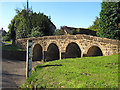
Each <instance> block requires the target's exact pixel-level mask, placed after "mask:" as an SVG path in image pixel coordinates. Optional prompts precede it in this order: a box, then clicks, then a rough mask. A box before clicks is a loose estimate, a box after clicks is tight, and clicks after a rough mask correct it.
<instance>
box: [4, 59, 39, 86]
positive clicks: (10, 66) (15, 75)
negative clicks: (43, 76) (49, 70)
mask: <svg viewBox="0 0 120 90" xmlns="http://www.w3.org/2000/svg"><path fill="white" fill-rule="evenodd" d="M37 64H40V62H38V61H35V62H33V63H32V66H35V65H37ZM25 65H26V62H25V61H18V60H7V59H2V88H17V87H18V86H19V85H20V84H21V83H23V82H24V81H25V80H26V79H25V77H26V75H25V74H26V68H25V67H26V66H25Z"/></svg>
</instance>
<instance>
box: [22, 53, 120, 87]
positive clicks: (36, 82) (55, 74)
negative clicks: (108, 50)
mask: <svg viewBox="0 0 120 90" xmlns="http://www.w3.org/2000/svg"><path fill="white" fill-rule="evenodd" d="M20 87H21V88H26V87H27V88H31V87H34V88H36V87H37V88H118V54H115V55H111V56H100V57H84V58H74V59H63V60H56V61H51V62H45V63H43V64H40V65H38V66H35V67H34V71H33V73H32V75H31V77H30V78H28V80H27V81H26V82H25V83H24V84H22V85H20Z"/></svg>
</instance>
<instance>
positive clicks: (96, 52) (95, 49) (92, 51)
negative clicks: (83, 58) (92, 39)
mask: <svg viewBox="0 0 120 90" xmlns="http://www.w3.org/2000/svg"><path fill="white" fill-rule="evenodd" d="M87 56H88V57H92V56H103V54H102V51H101V49H100V48H99V47H97V46H92V47H91V48H90V49H89V50H88V52H87Z"/></svg>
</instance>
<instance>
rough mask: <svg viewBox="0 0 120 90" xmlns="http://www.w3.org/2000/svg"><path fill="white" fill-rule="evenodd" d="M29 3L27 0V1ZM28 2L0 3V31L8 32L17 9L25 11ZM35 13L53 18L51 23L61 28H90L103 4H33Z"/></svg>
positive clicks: (30, 3)
mask: <svg viewBox="0 0 120 90" xmlns="http://www.w3.org/2000/svg"><path fill="white" fill-rule="evenodd" d="M26 1H27V0H26ZM24 6H26V2H14V1H13V2H0V29H1V28H2V27H3V29H4V30H6V31H8V25H9V24H10V23H11V20H12V19H13V18H14V16H15V15H16V12H15V9H16V8H20V9H23V8H24ZM29 7H30V8H32V10H33V12H37V13H38V12H41V13H44V14H45V15H47V16H50V17H51V21H52V22H53V24H54V25H55V26H56V28H57V29H60V27H61V26H68V27H77V28H88V27H89V26H90V25H92V24H93V21H94V20H95V19H96V16H98V17H100V16H99V13H100V11H101V2H32V1H31V0H29Z"/></svg>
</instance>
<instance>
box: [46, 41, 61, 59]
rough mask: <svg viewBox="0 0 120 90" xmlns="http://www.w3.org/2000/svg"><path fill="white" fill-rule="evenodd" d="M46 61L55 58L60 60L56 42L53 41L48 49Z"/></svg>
mask: <svg viewBox="0 0 120 90" xmlns="http://www.w3.org/2000/svg"><path fill="white" fill-rule="evenodd" d="M45 59H46V61H53V60H59V49H58V46H57V45H56V44H54V43H51V44H50V45H49V47H48V49H47V52H46V56H45Z"/></svg>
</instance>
